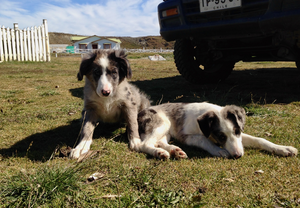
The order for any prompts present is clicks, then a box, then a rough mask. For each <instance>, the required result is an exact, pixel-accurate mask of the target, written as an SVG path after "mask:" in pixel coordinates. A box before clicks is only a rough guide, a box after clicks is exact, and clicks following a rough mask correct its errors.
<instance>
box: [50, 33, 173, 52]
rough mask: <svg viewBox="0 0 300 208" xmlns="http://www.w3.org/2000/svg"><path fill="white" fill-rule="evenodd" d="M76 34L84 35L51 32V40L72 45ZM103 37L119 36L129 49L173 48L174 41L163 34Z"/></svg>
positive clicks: (124, 45)
mask: <svg viewBox="0 0 300 208" xmlns="http://www.w3.org/2000/svg"><path fill="white" fill-rule="evenodd" d="M74 36H82V35H76V34H68V33H56V32H49V42H50V44H68V45H72V44H73V42H72V40H71V37H74ZM99 37H102V38H118V39H120V40H121V41H122V43H121V47H122V48H127V49H137V48H143V47H145V48H146V49H159V48H163V49H173V48H174V41H171V42H167V41H166V40H164V39H163V38H162V37H161V36H146V37H136V38H133V37H112V36H99Z"/></svg>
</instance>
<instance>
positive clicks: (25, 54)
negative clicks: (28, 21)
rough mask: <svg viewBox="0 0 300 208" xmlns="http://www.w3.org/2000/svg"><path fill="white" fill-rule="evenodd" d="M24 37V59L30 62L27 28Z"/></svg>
mask: <svg viewBox="0 0 300 208" xmlns="http://www.w3.org/2000/svg"><path fill="white" fill-rule="evenodd" d="M23 35H24V39H23V43H24V59H25V61H28V48H27V30H26V28H25V29H24V31H23Z"/></svg>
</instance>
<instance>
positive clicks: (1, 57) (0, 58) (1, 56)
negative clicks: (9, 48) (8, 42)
mask: <svg viewBox="0 0 300 208" xmlns="http://www.w3.org/2000/svg"><path fill="white" fill-rule="evenodd" d="M1 61H4V52H3V44H2V27H1V25H0V62H1Z"/></svg>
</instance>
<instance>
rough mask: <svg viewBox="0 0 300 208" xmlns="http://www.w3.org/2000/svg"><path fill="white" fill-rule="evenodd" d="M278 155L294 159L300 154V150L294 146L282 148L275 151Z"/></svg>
mask: <svg viewBox="0 0 300 208" xmlns="http://www.w3.org/2000/svg"><path fill="white" fill-rule="evenodd" d="M274 153H275V154H276V155H281V156H285V157H293V156H296V155H297V154H298V150H297V149H296V148H295V147H292V146H282V147H280V148H278V149H276V150H275V151H274Z"/></svg>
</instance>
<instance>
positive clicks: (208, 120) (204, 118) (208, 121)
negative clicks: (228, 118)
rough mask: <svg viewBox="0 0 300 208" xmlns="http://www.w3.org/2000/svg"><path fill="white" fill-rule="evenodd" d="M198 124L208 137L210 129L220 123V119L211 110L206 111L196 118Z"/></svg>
mask: <svg viewBox="0 0 300 208" xmlns="http://www.w3.org/2000/svg"><path fill="white" fill-rule="evenodd" d="M197 122H198V125H199V127H200V129H201V131H202V132H203V134H204V136H205V137H206V138H208V137H209V135H210V134H211V132H212V130H213V129H214V128H217V126H218V125H220V120H219V117H218V116H217V114H216V113H215V112H213V111H208V112H206V113H205V114H203V115H201V116H199V117H198V118H197Z"/></svg>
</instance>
